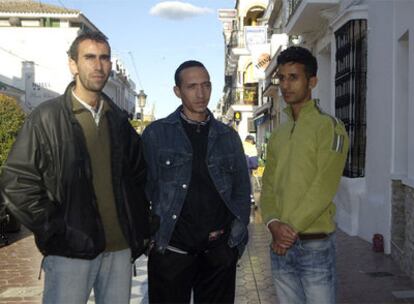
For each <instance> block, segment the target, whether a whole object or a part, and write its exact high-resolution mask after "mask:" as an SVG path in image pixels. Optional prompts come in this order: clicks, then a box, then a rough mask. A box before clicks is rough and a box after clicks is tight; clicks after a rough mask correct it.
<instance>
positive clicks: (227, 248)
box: [143, 60, 250, 303]
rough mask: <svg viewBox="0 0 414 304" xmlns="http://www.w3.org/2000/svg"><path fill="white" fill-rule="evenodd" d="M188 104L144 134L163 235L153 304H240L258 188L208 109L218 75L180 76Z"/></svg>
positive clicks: (192, 66)
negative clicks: (239, 280) (239, 279)
mask: <svg viewBox="0 0 414 304" xmlns="http://www.w3.org/2000/svg"><path fill="white" fill-rule="evenodd" d="M174 93H175V95H176V96H177V97H178V98H180V99H181V102H182V105H181V106H179V107H178V108H177V110H176V111H175V112H173V113H172V114H171V115H169V116H168V117H166V118H163V119H160V120H157V121H155V122H153V123H152V124H150V125H149V126H148V127H147V128H146V129H145V131H144V133H143V141H144V154H145V158H146V161H147V163H148V183H147V194H148V197H149V199H150V200H151V201H152V205H153V208H154V212H155V213H156V214H157V215H159V216H160V220H161V223H160V229H159V231H158V232H157V233H156V235H155V238H154V241H155V244H154V247H153V248H152V250H151V251H150V253H149V262H148V288H149V301H150V303H190V300H191V294H192V293H193V301H194V303H233V302H234V296H235V275H236V263H237V260H238V258H239V257H240V256H241V255H242V253H243V250H244V247H245V245H246V242H247V235H248V232H247V225H248V222H249V215H250V203H249V201H250V198H249V193H250V183H249V175H248V171H247V166H246V159H245V156H244V152H243V147H242V143H241V140H240V137H239V135H238V134H237V133H236V131H235V130H234V129H232V128H230V127H228V126H226V125H224V124H222V123H221V122H219V121H217V120H216V119H215V118H214V117H213V114H212V113H211V112H210V111H209V110H208V108H207V106H208V103H209V100H210V95H211V82H210V76H209V74H208V72H207V69H206V68H205V67H204V65H203V64H202V63H200V62H198V61H193V60H191V61H186V62H184V63H182V64H181V65H180V66H179V67H178V68H177V70H176V72H175V87H174Z"/></svg>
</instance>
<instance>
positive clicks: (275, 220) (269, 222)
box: [266, 218, 280, 230]
mask: <svg viewBox="0 0 414 304" xmlns="http://www.w3.org/2000/svg"><path fill="white" fill-rule="evenodd" d="M273 222H280V220H279V219H277V218H273V219H271V220H269V221H268V222H267V223H266V228H267V230H269V225H270V224H271V223H273Z"/></svg>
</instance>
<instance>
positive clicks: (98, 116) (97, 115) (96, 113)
mask: <svg viewBox="0 0 414 304" xmlns="http://www.w3.org/2000/svg"><path fill="white" fill-rule="evenodd" d="M72 94H73V97H75V99H76V100H77V101H79V103H80V104H81V105H82V106H84V107H85V109H87V110H89V111H90V112H91V114H92V117H93V119H94V120H95V123H96V125H99V120H100V119H101V116H102V109H103V104H104V101H103V100H102V99H101V100H100V101H99V106H98V109H97V110H96V109H95V108H94V107H92V106H90V105H89V104H87V103H86V102H85V101H83V100H82V99H80V98H79V97H78V96H76V94H75V92H74V91H73V90H72Z"/></svg>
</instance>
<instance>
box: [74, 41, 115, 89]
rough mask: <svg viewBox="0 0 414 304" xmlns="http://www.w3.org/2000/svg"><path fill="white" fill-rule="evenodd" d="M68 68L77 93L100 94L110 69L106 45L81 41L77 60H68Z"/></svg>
mask: <svg viewBox="0 0 414 304" xmlns="http://www.w3.org/2000/svg"><path fill="white" fill-rule="evenodd" d="M69 67H70V70H71V72H72V74H73V75H75V77H76V91H77V92H78V93H81V95H82V93H91V92H95V93H99V92H101V91H102V89H103V87H104V86H105V84H106V81H107V80H108V77H109V73H110V72H111V69H112V62H111V55H110V50H109V47H108V45H107V44H105V43H101V42H96V41H93V40H89V39H88V40H84V41H82V42H81V43H79V46H78V60H77V61H75V60H73V59H71V58H70V59H69Z"/></svg>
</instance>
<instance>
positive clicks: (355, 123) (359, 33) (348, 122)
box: [335, 19, 367, 177]
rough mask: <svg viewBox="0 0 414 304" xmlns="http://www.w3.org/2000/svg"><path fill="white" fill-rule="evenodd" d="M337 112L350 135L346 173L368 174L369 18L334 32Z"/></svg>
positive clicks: (351, 22) (345, 174) (355, 21)
mask: <svg viewBox="0 0 414 304" xmlns="http://www.w3.org/2000/svg"><path fill="white" fill-rule="evenodd" d="M335 41H336V54H335V56H336V74H335V115H336V116H337V117H338V118H339V119H341V120H342V121H343V122H344V124H345V127H346V130H347V132H348V135H349V144H350V145H349V152H348V159H347V161H346V164H345V169H344V176H347V177H363V176H365V146H366V94H367V21H366V20H365V19H358V20H352V21H349V22H348V23H346V24H345V25H344V26H342V27H341V28H340V29H339V30H337V31H336V32H335Z"/></svg>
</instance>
